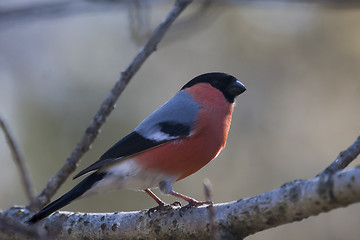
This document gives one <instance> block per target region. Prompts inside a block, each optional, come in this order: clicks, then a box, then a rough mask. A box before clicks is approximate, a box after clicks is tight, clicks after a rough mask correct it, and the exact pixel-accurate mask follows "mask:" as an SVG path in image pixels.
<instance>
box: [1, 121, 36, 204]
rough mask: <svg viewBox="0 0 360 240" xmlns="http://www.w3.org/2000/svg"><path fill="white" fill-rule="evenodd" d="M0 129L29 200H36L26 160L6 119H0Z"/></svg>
mask: <svg viewBox="0 0 360 240" xmlns="http://www.w3.org/2000/svg"><path fill="white" fill-rule="evenodd" d="M0 127H1V128H2V130H3V132H4V135H5V138H6V141H7V143H8V144H9V148H10V151H11V154H12V156H13V159H14V161H15V164H16V166H17V168H18V170H19V172H20V177H21V181H22V183H23V186H24V190H25V193H26V196H27V198H28V199H29V201H33V200H34V196H35V194H34V187H33V184H32V182H31V180H30V175H29V172H28V170H27V168H26V166H25V161H24V158H23V157H22V154H21V153H20V149H19V147H18V145H17V144H16V142H15V138H14V137H13V136H12V134H11V132H10V129H9V127H8V126H7V124H6V122H5V120H4V119H2V118H1V117H0Z"/></svg>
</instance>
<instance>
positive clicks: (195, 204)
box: [179, 199, 214, 217]
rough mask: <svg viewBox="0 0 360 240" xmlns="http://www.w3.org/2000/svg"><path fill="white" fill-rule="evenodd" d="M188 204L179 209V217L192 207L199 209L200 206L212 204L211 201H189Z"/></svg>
mask: <svg viewBox="0 0 360 240" xmlns="http://www.w3.org/2000/svg"><path fill="white" fill-rule="evenodd" d="M188 202H189V204H187V205H185V206H183V207H181V208H180V209H179V213H180V216H181V217H182V216H183V212H184V211H186V210H187V209H190V208H192V207H200V206H204V205H212V204H214V203H213V202H212V201H197V200H195V199H189V200H188Z"/></svg>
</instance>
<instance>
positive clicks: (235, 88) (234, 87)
mask: <svg viewBox="0 0 360 240" xmlns="http://www.w3.org/2000/svg"><path fill="white" fill-rule="evenodd" d="M245 91H246V88H245V86H244V84H242V83H241V82H239V81H235V82H233V83H232V84H231V85H230V86H229V87H228V89H227V92H228V93H230V94H231V95H232V96H238V95H240V94H242V93H243V92H245Z"/></svg>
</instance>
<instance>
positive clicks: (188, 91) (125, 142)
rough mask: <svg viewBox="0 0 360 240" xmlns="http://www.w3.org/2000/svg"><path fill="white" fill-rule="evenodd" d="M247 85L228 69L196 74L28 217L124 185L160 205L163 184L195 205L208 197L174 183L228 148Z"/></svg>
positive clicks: (164, 189)
mask: <svg viewBox="0 0 360 240" xmlns="http://www.w3.org/2000/svg"><path fill="white" fill-rule="evenodd" d="M245 90H246V88H245V87H244V85H243V84H242V83H240V82H239V81H238V80H237V79H236V78H235V77H233V76H231V75H228V74H225V73H220V72H213V73H205V74H202V75H200V76H197V77H195V78H194V79H192V80H191V81H189V82H188V83H187V84H185V85H184V86H183V87H182V88H181V90H180V91H179V92H178V93H177V94H176V95H175V96H174V97H173V98H171V99H170V100H169V101H168V102H166V103H165V104H164V105H163V106H161V107H160V108H159V109H157V110H156V111H154V112H153V113H152V114H150V116H148V117H147V118H146V119H145V120H144V121H143V122H141V123H140V125H139V126H138V127H137V128H135V130H134V131H133V132H131V133H130V134H129V135H127V136H125V137H124V138H123V139H121V140H120V141H118V142H117V143H116V144H115V145H114V146H112V147H111V148H110V149H109V150H108V151H106V152H105V153H104V154H103V155H102V156H101V157H100V159H99V160H98V161H96V162H95V163H93V164H92V165H90V166H89V167H87V168H86V169H84V170H82V171H81V172H79V173H78V174H77V175H76V176H75V177H74V179H75V178H77V177H80V176H82V175H84V174H87V173H90V172H93V173H92V174H91V175H89V176H87V177H86V178H85V179H84V180H82V181H81V182H80V183H79V184H77V185H76V186H75V187H74V188H73V189H72V190H70V191H69V192H68V193H66V194H64V195H63V196H62V197H60V198H59V199H57V200H56V201H54V202H52V203H50V204H49V205H48V206H46V207H45V208H44V209H42V210H41V211H39V212H38V213H36V214H35V215H34V216H32V217H31V218H30V219H29V220H28V222H29V223H35V222H37V221H39V220H41V219H43V218H45V217H47V216H49V215H50V214H51V213H53V212H54V211H56V210H58V209H60V208H62V207H64V206H65V205H67V204H69V203H70V202H71V201H73V200H75V199H77V198H79V197H87V196H90V195H92V194H96V193H101V192H106V191H111V190H116V189H120V188H129V189H136V190H143V191H145V192H146V193H147V194H149V195H150V196H151V197H152V198H153V199H154V200H155V201H156V202H157V203H158V204H159V207H161V206H164V205H165V203H164V202H163V201H162V200H160V198H158V197H157V196H156V195H155V194H154V193H153V192H152V191H151V190H150V189H151V188H156V187H159V189H160V191H161V192H162V193H164V194H171V195H173V196H175V197H178V198H181V199H183V200H185V201H187V202H188V203H189V205H190V206H200V205H202V204H204V203H206V202H200V201H197V200H195V199H193V198H190V197H187V196H185V195H182V194H180V193H177V192H175V191H174V190H173V188H172V184H173V183H174V182H176V181H179V180H181V179H183V178H185V177H187V176H189V175H191V174H193V173H195V172H196V171H198V170H199V169H200V168H202V167H203V166H205V165H206V164H207V163H208V162H210V161H211V160H212V159H214V158H215V157H216V156H217V155H218V154H219V152H220V151H221V150H222V149H223V148H224V146H225V143H226V139H227V135H228V131H229V128H230V123H231V116H232V112H233V109H234V99H235V97H236V96H238V95H240V94H241V93H243V92H244V91H245Z"/></svg>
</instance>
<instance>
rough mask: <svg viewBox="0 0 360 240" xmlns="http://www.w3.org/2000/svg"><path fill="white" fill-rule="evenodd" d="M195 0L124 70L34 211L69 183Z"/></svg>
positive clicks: (181, 1)
mask: <svg viewBox="0 0 360 240" xmlns="http://www.w3.org/2000/svg"><path fill="white" fill-rule="evenodd" d="M191 2H192V0H177V1H176V2H175V5H174V7H173V8H172V9H171V11H170V12H169V14H168V15H167V16H166V17H165V18H164V19H163V21H162V22H161V23H160V25H159V26H158V27H157V28H156V29H155V30H154V32H153V33H152V35H151V37H150V39H149V41H148V42H147V43H146V44H145V45H144V47H143V48H142V49H141V50H140V52H139V53H138V54H137V55H136V56H135V58H134V59H133V61H132V62H131V64H130V65H129V66H128V67H127V68H126V70H125V71H123V72H122V73H121V76H120V78H119V80H118V81H117V82H116V84H115V86H114V87H113V89H112V90H111V92H110V94H109V95H108V96H107V98H106V99H105V101H104V102H103V103H102V105H101V106H100V109H99V110H98V111H97V112H96V114H95V116H94V118H93V119H92V121H91V123H90V125H89V126H88V127H87V129H86V130H85V133H84V135H83V136H82V138H81V140H80V142H79V143H78V144H77V146H76V148H75V149H74V151H73V152H72V153H71V155H70V157H69V158H68V159H67V160H66V162H65V164H64V165H63V167H62V168H61V169H60V170H59V171H58V172H57V173H56V175H55V176H53V177H52V178H50V180H49V182H48V183H47V185H46V187H45V189H44V190H43V191H42V192H41V194H40V195H39V196H38V197H37V198H36V199H35V201H33V202H32V203H31V204H30V205H29V208H30V209H32V210H36V209H39V208H41V207H43V206H45V205H46V204H47V203H48V202H49V200H50V198H51V197H52V196H53V195H54V194H55V193H56V191H57V190H58V188H59V187H60V186H61V185H62V184H63V183H64V182H65V180H66V179H67V178H68V177H69V175H70V174H71V173H72V172H73V171H74V170H75V169H76V166H77V163H78V162H79V160H80V158H81V157H82V156H83V155H84V153H85V152H87V151H88V150H89V148H90V145H91V144H92V143H93V142H94V140H95V138H96V137H97V135H98V133H99V130H100V128H101V126H102V125H103V124H104V122H105V120H106V118H107V117H108V116H109V114H110V113H111V112H112V110H113V109H114V104H115V102H116V101H117V99H118V98H119V96H120V94H121V93H122V92H123V90H124V89H125V87H126V86H127V84H128V83H129V82H130V80H131V78H132V77H133V76H134V75H135V73H136V72H137V71H138V70H139V69H140V67H141V66H142V64H143V63H144V62H145V60H146V59H147V58H148V57H149V56H150V54H151V53H153V52H154V51H155V50H156V47H157V45H158V44H159V42H160V41H161V39H162V38H163V37H164V35H165V33H166V32H167V31H168V30H169V28H170V26H171V24H172V23H173V22H174V21H175V19H176V18H177V17H178V16H179V15H180V13H181V12H182V11H183V10H184V9H185V8H186V7H187V6H188V5H189V4H190V3H191Z"/></svg>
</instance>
